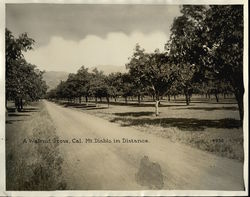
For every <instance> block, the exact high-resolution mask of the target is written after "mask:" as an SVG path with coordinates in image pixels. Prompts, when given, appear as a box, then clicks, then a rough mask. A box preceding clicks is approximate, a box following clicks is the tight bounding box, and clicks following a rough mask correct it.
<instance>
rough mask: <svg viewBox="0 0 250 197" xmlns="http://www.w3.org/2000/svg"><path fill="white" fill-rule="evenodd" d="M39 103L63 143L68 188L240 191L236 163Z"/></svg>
mask: <svg viewBox="0 0 250 197" xmlns="http://www.w3.org/2000/svg"><path fill="white" fill-rule="evenodd" d="M44 102H45V106H46V107H47V110H48V112H49V114H50V116H51V118H52V120H53V122H54V124H55V126H56V132H57V135H58V136H59V138H60V140H62V141H61V143H60V146H59V147H60V151H61V152H62V154H63V158H64V162H63V166H62V169H63V176H64V178H65V180H66V182H67V187H68V188H69V189H77V190H85V189H93V190H102V189H103V190H146V189H168V190H169V189H175V190H177V189H178V190H180V189H185V190H243V189H244V186H243V164H242V163H240V162H237V161H234V160H230V159H227V158H222V157H218V156H215V155H212V154H209V153H206V152H203V151H200V150H197V149H194V148H191V147H188V146H185V145H181V144H177V143H172V142H170V141H168V140H167V139H162V138H159V137H157V136H155V135H150V134H145V133H143V132H140V131H137V130H135V129H133V128H129V127H120V126H119V125H118V124H114V123H110V122H108V121H107V120H104V119H101V118H97V117H95V116H91V115H88V114H85V113H84V112H81V111H77V110H75V109H70V108H64V107H62V106H59V105H57V104H54V103H51V102H48V101H44ZM123 138H125V139H136V140H141V143H131V142H128V141H126V140H125V141H123ZM67 140H68V143H67ZM86 140H88V141H87V142H86ZM91 140H92V142H91ZM95 140H96V141H95ZM114 140H115V142H116V143H115V142H114ZM119 140H120V143H118V142H119ZM108 141H110V143H108Z"/></svg>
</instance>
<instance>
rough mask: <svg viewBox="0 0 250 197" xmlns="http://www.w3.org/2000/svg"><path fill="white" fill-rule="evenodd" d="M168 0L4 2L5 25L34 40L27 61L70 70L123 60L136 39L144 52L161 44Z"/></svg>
mask: <svg viewBox="0 0 250 197" xmlns="http://www.w3.org/2000/svg"><path fill="white" fill-rule="evenodd" d="M179 10H180V8H179V6H174V5H168V6H167V5H76V4H75V5H69V4H68V5H65V4H64V5H63V4H61V5H59V4H19V5H18V4H8V5H7V6H6V26H7V28H8V29H9V30H10V31H12V32H13V34H14V35H19V34H20V33H23V32H27V33H28V35H29V36H30V37H32V38H33V39H34V40H35V41H36V44H35V47H34V50H33V51H30V52H28V53H26V54H25V57H26V59H27V61H29V62H30V63H33V64H36V65H37V66H38V67H39V68H40V69H42V70H56V71H67V72H75V71H76V70H77V69H78V68H79V67H80V66H81V65H85V66H87V67H94V66H98V65H115V66H123V65H125V63H127V62H128V57H130V56H131V55H132V53H133V49H134V47H135V45H136V43H139V44H140V45H141V46H142V47H143V48H145V49H146V51H148V52H153V51H154V50H155V49H156V48H159V49H160V50H163V49H164V44H165V43H166V42H167V40H168V38H169V34H170V26H171V24H172V22H173V19H174V17H176V16H178V15H180V12H179Z"/></svg>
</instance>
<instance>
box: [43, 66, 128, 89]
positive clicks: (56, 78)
mask: <svg viewBox="0 0 250 197" xmlns="http://www.w3.org/2000/svg"><path fill="white" fill-rule="evenodd" d="M94 68H97V69H98V70H99V71H103V73H104V74H105V75H108V74H110V73H115V72H121V73H125V72H128V70H126V68H125V66H112V65H99V66H96V67H91V68H89V72H91V71H92V70H93V69H94ZM68 75H69V73H68V72H64V71H45V73H44V74H43V79H44V80H45V81H46V84H47V85H48V86H49V88H48V90H51V89H53V88H56V86H57V85H58V84H59V83H60V82H61V81H66V80H67V78H68Z"/></svg>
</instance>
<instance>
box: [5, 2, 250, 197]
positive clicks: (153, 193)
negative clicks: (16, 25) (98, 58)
mask: <svg viewBox="0 0 250 197" xmlns="http://www.w3.org/2000/svg"><path fill="white" fill-rule="evenodd" d="M7 3H52V4H53V3H59V4H175V5H179V4H244V61H243V62H244V65H243V68H244V72H243V77H244V85H245V87H244V88H245V94H244V122H243V134H244V135H243V136H244V144H243V145H244V158H245V159H244V183H245V191H212V190H142V191H141V190H140V191H136V190H133V191H122V190H121V191H111V190H85V191H82V190H81V191H80V190H79V191H78V190H77V191H76V190H75V191H67V190H65V191H25V192H24V191H6V189H5V175H6V174H5V4H7ZM248 84H249V83H248V1H247V0H228V1H226V0H85V1H84V0H68V1H66V0H64V1H63V0H33V1H32V0H1V2H0V103H1V104H0V196H27V197H28V196H32V197H33V196H246V195H248V159H249V155H248V147H249V144H248Z"/></svg>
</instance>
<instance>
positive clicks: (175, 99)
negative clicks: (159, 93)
mask: <svg viewBox="0 0 250 197" xmlns="http://www.w3.org/2000/svg"><path fill="white" fill-rule="evenodd" d="M174 102H176V95H175V94H174Z"/></svg>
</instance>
